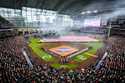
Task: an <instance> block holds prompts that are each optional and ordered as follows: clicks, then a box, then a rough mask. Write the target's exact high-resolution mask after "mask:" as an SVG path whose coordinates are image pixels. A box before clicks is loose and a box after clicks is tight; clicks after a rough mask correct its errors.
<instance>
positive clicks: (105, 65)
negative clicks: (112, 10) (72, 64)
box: [0, 37, 125, 83]
mask: <svg viewBox="0 0 125 83" xmlns="http://www.w3.org/2000/svg"><path fill="white" fill-rule="evenodd" d="M124 41H125V39H124V38H119V37H113V38H109V39H108V40H107V41H106V45H107V46H106V47H105V49H104V50H105V52H107V54H108V55H107V56H106V58H105V59H104V60H103V62H102V63H101V64H100V65H101V66H100V68H99V69H97V70H96V66H95V65H91V66H90V67H88V68H86V69H84V68H81V70H75V71H72V70H71V71H64V70H63V69H54V68H52V67H51V66H49V65H47V64H40V63H37V62H36V61H35V60H33V57H32V56H31V57H30V59H32V63H33V68H30V67H29V66H28V64H27V62H26V59H25V57H24V56H23V54H22V51H21V50H22V48H23V47H24V43H25V42H24V39H23V38H22V37H11V38H6V39H3V40H0V83H125V63H124V62H125V44H124ZM101 51H102V50H101ZM103 52H104V51H103ZM97 54H98V55H99V54H101V55H102V54H103V53H101V52H99V53H97ZM99 56H100V55H99Z"/></svg>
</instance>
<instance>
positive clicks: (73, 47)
mask: <svg viewBox="0 0 125 83" xmlns="http://www.w3.org/2000/svg"><path fill="white" fill-rule="evenodd" d="M42 49H43V50H44V51H46V52H47V53H49V54H51V55H52V56H55V57H57V58H58V59H59V60H60V62H61V63H67V62H69V61H70V60H71V58H72V57H74V56H76V55H78V54H80V53H82V52H85V51H87V50H89V49H90V47H88V46H86V45H84V44H81V43H61V42H52V43H44V45H42Z"/></svg>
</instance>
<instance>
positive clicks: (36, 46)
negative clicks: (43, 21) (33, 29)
mask: <svg viewBox="0 0 125 83" xmlns="http://www.w3.org/2000/svg"><path fill="white" fill-rule="evenodd" d="M39 41H40V39H38V38H33V37H32V38H30V43H29V47H30V48H31V49H32V51H33V52H34V53H35V54H36V56H38V57H39V58H40V59H41V60H43V61H45V62H50V63H51V66H52V67H54V68H57V69H59V68H68V69H74V68H76V67H78V66H79V64H72V63H67V64H60V63H59V62H58V60H57V58H55V57H54V56H52V55H50V54H48V53H46V52H45V51H43V50H42V49H41V47H42V45H43V43H42V42H41V43H39ZM84 44H86V45H88V46H91V47H92V49H90V50H89V51H87V52H84V53H81V54H79V55H77V56H75V57H72V61H75V62H83V61H84V60H87V59H89V58H90V57H92V56H90V55H91V54H95V53H96V51H97V49H99V48H101V47H102V46H103V44H102V43H101V42H89V43H84Z"/></svg>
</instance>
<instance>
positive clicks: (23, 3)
mask: <svg viewBox="0 0 125 83" xmlns="http://www.w3.org/2000/svg"><path fill="white" fill-rule="evenodd" d="M115 1H117V0H0V7H5V8H14V9H21V8H22V7H33V8H40V9H48V10H54V11H58V12H59V13H62V14H69V15H76V14H80V13H81V12H82V11H85V10H88V9H87V6H90V5H92V7H91V6H90V7H89V9H90V10H96V9H97V10H98V9H99V10H100V9H101V10H102V8H103V9H107V8H108V7H110V6H111V4H114V2H115ZM93 3H96V4H93ZM100 4H101V5H100ZM108 4H109V5H108ZM97 5H98V6H97ZM105 5H106V6H105ZM93 6H94V7H93ZM99 6H100V7H99Z"/></svg>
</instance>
